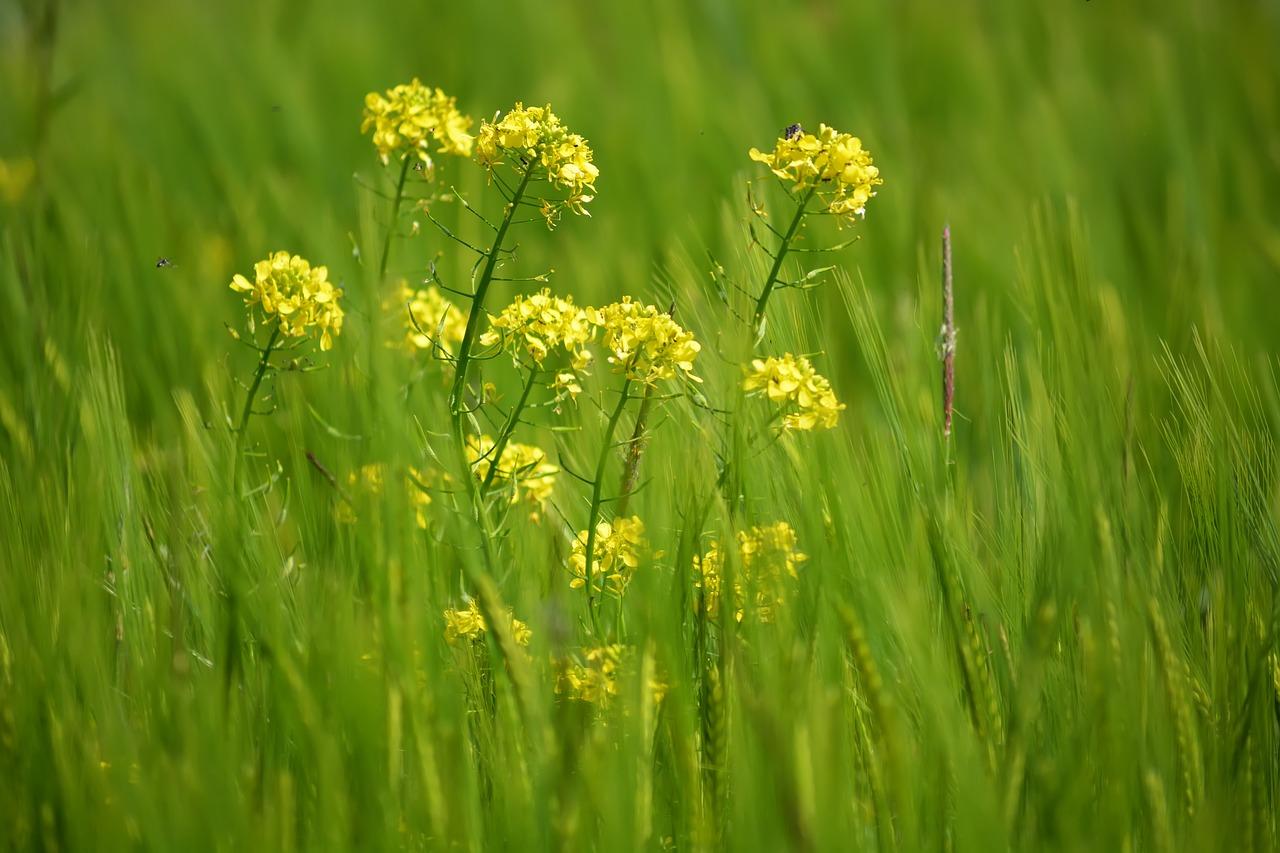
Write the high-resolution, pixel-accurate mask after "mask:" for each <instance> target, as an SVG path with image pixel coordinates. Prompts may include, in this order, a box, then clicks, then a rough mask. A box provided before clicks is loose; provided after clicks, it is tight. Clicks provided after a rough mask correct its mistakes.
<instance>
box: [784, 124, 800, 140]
mask: <svg viewBox="0 0 1280 853" xmlns="http://www.w3.org/2000/svg"><path fill="white" fill-rule="evenodd" d="M802 133H804V128H803V127H801V126H800V123H799V122H796V123H795V124H789V125H787V129H786V130H784V131H782V135H783V136H784V137H785V138H787V139H795V138H796V137H797V136H799V135H800V134H802Z"/></svg>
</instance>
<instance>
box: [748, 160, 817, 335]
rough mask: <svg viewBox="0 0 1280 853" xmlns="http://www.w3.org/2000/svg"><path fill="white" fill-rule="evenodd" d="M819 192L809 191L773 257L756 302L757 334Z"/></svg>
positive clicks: (815, 190) (755, 321) (755, 320)
mask: <svg viewBox="0 0 1280 853" xmlns="http://www.w3.org/2000/svg"><path fill="white" fill-rule="evenodd" d="M817 191H818V186H817V185H816V184H815V185H814V186H812V187H810V188H809V191H808V192H806V193H805V194H804V197H803V198H801V199H800V204H799V205H798V206H797V207H796V215H795V218H794V219H792V220H791V226H790V227H789V228H787V231H786V233H785V234H783V235H782V242H781V243H780V244H779V245H778V251H777V254H775V255H774V256H773V266H772V267H770V268H769V275H768V277H767V278H766V279H765V280H764V288H763V289H762V290H761V291H760V298H759V299H757V300H756V310H755V316H754V319H753V322H754V325H755V328H756V330H757V332H758V331H759V330H760V327H761V325H762V324H763V323H764V311H765V308H766V306H768V304H769V297H770V296H771V295H772V294H773V290H774V288H775V287H777V285H778V276H779V275H780V274H781V273H782V261H783V259H785V258H786V257H787V252H788V251H790V250H791V241H792V240H794V239H795V236H796V231H798V230H799V229H800V222H801V221H802V220H803V219H804V215H805V213H806V212H807V209H808V207H809V200H810V199H812V198H813V194H814V193H815V192H817Z"/></svg>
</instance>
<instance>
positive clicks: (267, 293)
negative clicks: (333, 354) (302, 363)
mask: <svg viewBox="0 0 1280 853" xmlns="http://www.w3.org/2000/svg"><path fill="white" fill-rule="evenodd" d="M253 272H254V280H253V281H249V279H247V278H245V277H244V276H243V275H240V274H239V273H237V274H236V275H235V277H234V278H233V279H232V280H231V289H232V290H234V291H235V292H237V293H240V294H243V295H244V302H245V304H246V305H248V306H250V307H251V308H252V307H253V306H257V307H258V308H259V309H261V311H262V314H263V315H264V316H265V317H266V319H267V320H269V321H270V320H274V321H275V322H276V323H277V324H278V328H279V330H280V333H281V334H283V335H285V336H286V337H292V338H303V337H307V336H308V335H309V334H311V332H312V330H316V331H319V333H320V349H322V350H328V349H330V348H331V347H332V346H333V338H334V337H335V336H337V335H338V334H339V333H341V331H342V318H343V311H342V306H341V305H340V304H339V300H340V298H341V297H342V289H341V288H338V287H334V286H333V283H332V282H330V281H329V270H328V269H327V268H326V267H313V266H311V264H310V263H309V262H308V261H307V260H306V259H305V258H303V257H301V256H299V255H291V254H289V253H288V252H274V253H272V254H271V255H270V256H269V257H267V258H266V259H264V260H261V261H258V263H257V264H255V265H254V268H253Z"/></svg>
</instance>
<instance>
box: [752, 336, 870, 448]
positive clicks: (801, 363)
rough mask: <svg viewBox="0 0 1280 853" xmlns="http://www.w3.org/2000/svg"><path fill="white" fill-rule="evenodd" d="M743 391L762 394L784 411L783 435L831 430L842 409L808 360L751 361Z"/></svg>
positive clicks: (841, 405) (826, 382)
mask: <svg viewBox="0 0 1280 853" xmlns="http://www.w3.org/2000/svg"><path fill="white" fill-rule="evenodd" d="M742 387H743V388H744V389H745V390H746V391H747V392H748V393H752V392H756V393H759V392H763V393H764V395H765V396H766V397H768V398H769V401H770V402H773V403H777V404H779V405H781V406H783V407H784V409H785V410H786V413H785V414H784V415H783V418H782V429H783V430H784V431H788V430H794V431H804V430H812V429H831V428H833V427H834V426H835V425H836V421H837V420H838V419H839V416H840V412H841V411H843V410H844V408H845V405H844V403H841V402H839V401H838V400H836V395H835V392H834V391H832V390H831V383H830V382H828V381H827V380H826V378H825V377H823V376H821V375H819V374H818V373H817V372H816V371H815V370H814V369H813V365H812V364H810V363H809V359H807V358H805V357H804V356H793V355H792V354H791V353H787V354H785V355H784V356H782V357H781V358H778V357H777V356H770V357H769V358H763V359H761V358H757V359H755V360H753V361H752V362H751V370H750V372H749V373H748V374H747V378H746V381H745V382H743V386H742Z"/></svg>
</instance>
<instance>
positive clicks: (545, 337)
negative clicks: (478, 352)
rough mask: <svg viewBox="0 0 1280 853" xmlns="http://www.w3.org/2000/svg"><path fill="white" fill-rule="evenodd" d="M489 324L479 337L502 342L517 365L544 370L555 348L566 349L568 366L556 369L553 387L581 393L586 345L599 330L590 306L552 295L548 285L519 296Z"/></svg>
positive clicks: (587, 359)
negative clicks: (487, 328) (534, 291)
mask: <svg viewBox="0 0 1280 853" xmlns="http://www.w3.org/2000/svg"><path fill="white" fill-rule="evenodd" d="M489 323H490V325H491V326H492V328H490V329H489V330H488V331H486V332H485V333H484V334H483V335H481V336H480V343H481V344H482V345H484V346H492V345H494V344H496V343H502V344H503V345H504V346H506V347H507V349H508V350H509V351H510V352H511V354H512V357H513V358H514V359H515V361H516V364H517V365H521V364H523V365H525V366H528V367H533V368H537V369H541V368H542V367H543V362H545V361H546V359H547V356H548V355H550V354H551V353H552V351H554V350H556V349H563V350H564V351H565V352H566V353H567V354H568V356H569V368H568V369H565V370H558V371H557V372H556V374H555V378H554V381H553V383H552V387H554V388H555V389H556V391H557V393H558V394H560V395H567V396H570V397H574V396H577V395H578V394H579V393H581V391H582V386H581V385H580V384H579V382H578V375H579V373H581V372H584V371H586V370H587V368H588V367H589V366H590V365H591V359H592V356H591V351H590V350H589V349H587V346H586V345H587V343H588V342H589V341H590V340H591V339H592V337H594V336H595V331H596V330H595V326H594V325H593V324H592V323H591V321H590V319H589V318H588V315H587V309H584V308H580V307H579V306H577V305H574V304H573V297H568V298H565V299H561V298H560V297H558V296H552V295H551V291H550V289H548V288H543V289H542V290H540V291H538V292H537V293H535V294H533V295H532V296H517V297H516V298H515V299H514V300H513V301H512V302H511V304H510V305H508V306H507V307H506V308H504V309H502V312H501V313H500V314H498V315H497V316H496V317H495V316H491V317H490V318H489Z"/></svg>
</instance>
